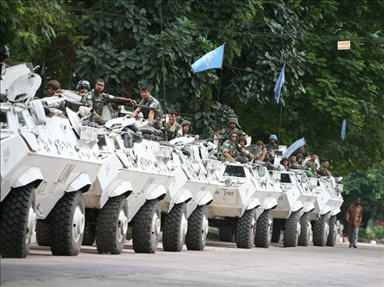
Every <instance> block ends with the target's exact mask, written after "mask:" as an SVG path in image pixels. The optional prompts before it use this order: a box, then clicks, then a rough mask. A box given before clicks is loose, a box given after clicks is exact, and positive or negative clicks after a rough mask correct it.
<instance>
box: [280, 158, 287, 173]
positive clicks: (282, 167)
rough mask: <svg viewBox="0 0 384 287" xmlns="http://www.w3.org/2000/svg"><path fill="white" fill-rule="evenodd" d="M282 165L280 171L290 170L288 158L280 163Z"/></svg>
mask: <svg viewBox="0 0 384 287" xmlns="http://www.w3.org/2000/svg"><path fill="white" fill-rule="evenodd" d="M280 165H281V167H280V169H283V170H288V167H289V166H288V165H289V160H288V158H286V157H283V159H282V160H281V161H280Z"/></svg>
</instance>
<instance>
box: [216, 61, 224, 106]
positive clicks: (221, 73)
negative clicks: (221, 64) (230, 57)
mask: <svg viewBox="0 0 384 287" xmlns="http://www.w3.org/2000/svg"><path fill="white" fill-rule="evenodd" d="M222 77H223V68H221V69H220V78H219V90H218V91H217V99H216V101H217V102H220V90H221V78H222Z"/></svg>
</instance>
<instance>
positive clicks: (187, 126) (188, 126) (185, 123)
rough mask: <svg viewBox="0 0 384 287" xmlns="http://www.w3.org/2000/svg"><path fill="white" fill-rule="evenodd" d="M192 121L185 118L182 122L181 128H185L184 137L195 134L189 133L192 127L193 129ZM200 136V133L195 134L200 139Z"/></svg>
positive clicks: (196, 138)
mask: <svg viewBox="0 0 384 287" xmlns="http://www.w3.org/2000/svg"><path fill="white" fill-rule="evenodd" d="M191 125H192V124H191V122H190V121H187V120H183V121H182V123H181V128H182V130H183V137H191V136H193V135H191V134H190V133H189V131H190V129H191ZM199 138H200V136H199V135H195V140H199Z"/></svg>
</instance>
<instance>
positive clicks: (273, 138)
mask: <svg viewBox="0 0 384 287" xmlns="http://www.w3.org/2000/svg"><path fill="white" fill-rule="evenodd" d="M269 140H275V141H277V136H276V135H273V134H272V135H270V136H269Z"/></svg>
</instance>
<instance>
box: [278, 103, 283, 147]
mask: <svg viewBox="0 0 384 287" xmlns="http://www.w3.org/2000/svg"><path fill="white" fill-rule="evenodd" d="M282 112H283V97H280V121H279V137H278V139H279V140H280V131H281V117H282Z"/></svg>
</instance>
